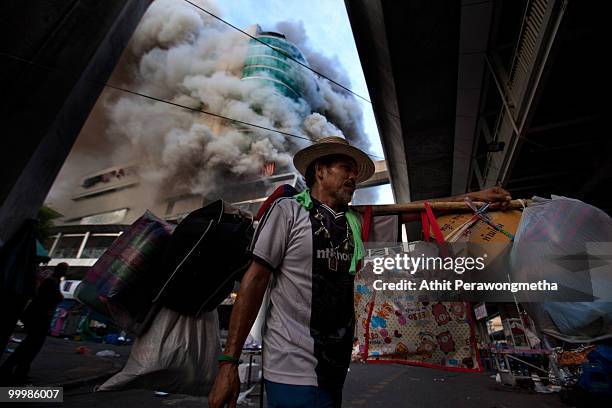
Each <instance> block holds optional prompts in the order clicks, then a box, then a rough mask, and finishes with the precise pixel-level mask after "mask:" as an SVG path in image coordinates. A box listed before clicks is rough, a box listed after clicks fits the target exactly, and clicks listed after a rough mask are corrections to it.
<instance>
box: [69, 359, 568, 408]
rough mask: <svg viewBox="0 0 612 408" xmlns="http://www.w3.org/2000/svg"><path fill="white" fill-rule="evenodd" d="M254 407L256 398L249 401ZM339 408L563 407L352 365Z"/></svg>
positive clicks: (74, 393)
mask: <svg viewBox="0 0 612 408" xmlns="http://www.w3.org/2000/svg"><path fill="white" fill-rule="evenodd" d="M62 406H63V407H85V406H86V407H92V408H96V407H109V408H110V407H112V408H116V407H124V406H126V407H130V408H137V407H153V408H156V407H160V408H161V407H187V408H191V407H206V398H199V397H192V396H186V395H168V396H166V397H156V396H155V395H154V393H153V392H152V391H146V390H129V391H123V392H108V393H95V394H94V393H91V386H88V387H81V388H79V389H73V390H68V391H66V397H65V403H64V405H62ZM242 406H258V405H257V404H256V399H253V400H251V404H250V405H246V404H245V405H242ZM343 407H344V408H355V407H357V408H361V407H393V408H396V407H397V408H413V407H419V408H429V407H431V408H434V407H435V408H445V407H449V408H450V407H453V408H462V407H477V408H506V407H507V408H513V407H518V408H532V407H533V408H561V407H563V408H568V406H566V405H563V404H562V403H561V401H560V399H559V396H558V395H556V394H537V393H534V392H531V391H528V390H521V389H512V388H509V387H505V386H501V385H498V384H497V383H495V381H494V380H493V379H491V378H490V377H489V376H488V375H486V374H467V373H451V372H444V371H438V370H431V369H426V368H419V367H410V366H401V365H381V364H368V365H364V364H353V365H352V366H351V371H350V373H349V376H348V379H347V383H346V386H345V389H344V403H343Z"/></svg>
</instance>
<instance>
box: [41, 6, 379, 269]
mask: <svg viewBox="0 0 612 408" xmlns="http://www.w3.org/2000/svg"><path fill="white" fill-rule="evenodd" d="M246 31H247V32H248V34H249V36H250V37H247V36H246V35H244V33H241V32H237V31H235V30H232V29H230V28H228V27H227V26H226V25H225V24H223V23H221V22H219V21H218V20H216V19H213V18H211V17H210V16H207V15H205V14H204V13H202V12H200V11H199V10H197V9H196V8H194V7H192V6H190V5H189V4H187V3H185V2H182V1H175V0H157V1H155V2H154V3H153V4H152V5H151V7H150V8H149V10H148V11H147V13H146V14H145V16H144V17H143V19H142V21H141V23H140V25H139V27H138V28H137V30H136V32H135V33H134V36H133V37H132V40H131V41H130V44H129V45H128V50H127V51H126V52H125V53H124V56H123V57H122V62H120V65H119V66H118V67H117V69H116V70H115V73H114V74H113V77H112V78H111V82H112V83H114V84H120V85H121V87H122V88H124V89H129V91H130V92H120V91H117V90H112V89H107V90H106V91H104V93H103V95H102V96H101V97H100V99H99V100H98V103H97V104H96V107H95V108H94V113H97V114H98V115H99V116H103V117H104V120H102V121H101V123H102V125H101V126H98V127H97V128H96V129H94V130H92V129H90V128H88V124H86V125H85V127H84V129H83V131H82V132H81V135H80V137H79V141H81V140H83V139H89V140H90V141H91V142H90V144H91V145H94V146H95V147H100V146H101V144H102V143H101V142H100V141H101V140H104V141H106V143H107V144H108V145H111V146H113V147H112V149H110V150H109V149H108V148H106V150H104V152H103V153H104V154H103V155H101V154H99V153H96V154H94V155H90V159H85V160H81V161H80V163H85V164H88V165H89V166H88V171H83V169H82V166H72V167H71V166H70V163H71V157H69V159H68V161H67V163H66V166H65V168H66V169H69V170H66V173H67V172H70V175H71V178H65V180H64V181H66V180H70V182H71V184H66V183H65V182H64V184H63V188H61V189H60V188H59V187H58V186H59V185H60V184H61V183H60V182H61V180H60V182H56V185H57V186H56V187H54V189H55V192H54V191H53V190H52V192H51V194H50V197H51V198H52V199H51V200H48V201H49V203H50V204H51V206H52V207H53V208H55V209H56V210H58V211H59V212H60V213H62V214H63V215H64V217H63V218H62V219H60V220H59V221H60V222H59V224H60V225H59V226H58V227H57V230H56V235H55V237H54V239H53V240H52V241H51V242H50V243H49V244H48V249H49V250H50V251H51V253H50V255H51V256H52V258H53V259H52V261H51V264H54V263H58V262H62V261H67V262H69V264H71V265H73V266H75V267H83V268H86V267H89V266H91V265H93V263H94V262H95V260H96V259H97V257H98V256H99V254H100V251H103V249H104V247H105V246H108V245H109V244H110V242H112V239H114V237H116V236H117V235H118V234H119V233H120V232H121V230H122V229H124V228H125V226H126V225H129V224H131V223H132V222H133V221H134V220H136V219H137V218H138V217H139V216H141V215H142V214H143V213H144V212H145V211H146V210H147V209H149V210H151V211H152V212H153V213H154V214H156V215H157V216H159V217H161V218H164V219H167V220H172V221H176V220H180V219H181V217H183V216H184V215H186V214H188V213H189V212H191V211H193V210H194V209H196V208H199V207H201V206H202V205H204V204H205V203H206V202H208V201H211V200H215V199H218V198H223V199H224V200H225V201H227V202H229V203H233V204H235V205H237V206H238V207H240V208H242V209H244V210H248V211H251V212H255V211H256V210H257V209H258V207H259V206H260V205H261V203H262V202H263V201H264V200H265V198H266V197H267V196H268V195H269V194H270V193H271V192H272V191H273V190H274V189H275V188H276V187H277V186H278V185H281V184H291V185H293V186H295V187H297V189H298V190H300V189H302V187H303V185H302V184H301V183H302V179H301V177H300V176H299V175H298V174H297V172H296V171H295V170H294V169H293V167H292V161H291V157H292V154H293V153H295V152H296V151H297V150H299V149H300V148H302V147H304V146H306V145H307V144H309V143H310V141H311V140H316V139H318V138H320V137H325V136H331V135H337V136H344V135H346V136H347V138H348V139H349V140H350V141H351V142H352V143H354V144H357V145H360V146H361V147H363V148H367V145H368V142H367V139H366V137H365V134H364V132H363V126H362V124H361V122H362V120H361V109H360V107H359V105H358V103H357V102H356V101H355V100H354V97H353V96H352V95H350V94H349V93H347V92H346V91H344V90H343V89H340V88H339V87H336V86H334V85H333V84H332V83H330V82H329V81H327V80H326V79H324V78H321V77H320V76H316V75H315V74H313V72H312V71H311V70H309V69H307V66H308V64H309V62H310V63H311V61H314V64H315V65H314V66H313V68H314V69H315V70H316V71H317V72H323V73H326V74H328V75H329V76H330V77H334V78H338V77H341V76H342V75H341V72H338V71H337V69H338V67H337V64H335V63H334V62H333V61H332V60H327V59H326V58H325V57H323V56H322V55H321V54H319V53H317V52H314V51H313V50H311V49H310V48H309V47H308V44H307V41H306V35H305V33H304V32H303V28H301V30H300V26H299V25H298V26H296V25H295V24H294V23H279V24H278V25H277V27H276V30H275V31H262V30H261V28H260V27H259V26H257V25H254V26H251V27H249V28H248V29H247V30H246ZM92 116H94V115H92ZM90 120H91V117H90ZM88 122H89V120H88ZM79 141H77V147H78V144H79ZM75 149H77V148H75ZM75 149H73V153H75V154H76V153H78V152H75ZM77 150H78V149H77ZM71 155H72V154H71ZM72 156H74V155H72ZM101 156H102V158H101ZM104 158H106V159H108V160H103V159H104ZM73 162H74V160H73ZM93 162H95V163H98V162H101V163H104V165H100V166H98V169H100V170H96V171H93V172H92V171H90V170H92V166H91V163H93ZM63 171H64V170H63ZM77 176H78V178H77ZM60 178H61V173H60ZM60 192H61V194H60ZM58 196H61V197H60V199H57V198H58Z"/></svg>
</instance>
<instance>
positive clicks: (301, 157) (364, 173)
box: [293, 136, 374, 183]
mask: <svg viewBox="0 0 612 408" xmlns="http://www.w3.org/2000/svg"><path fill="white" fill-rule="evenodd" d="M332 154H342V155H344V156H348V157H350V158H352V159H353V160H355V163H357V179H356V180H355V181H356V182H357V183H361V182H364V181H366V180H367V179H369V178H370V177H372V175H373V174H374V162H373V161H372V160H371V159H370V158H369V157H368V155H367V154H365V153H364V152H362V151H361V150H359V149H357V148H356V147H353V146H351V145H350V144H349V143H348V142H347V141H346V140H345V139H344V138H342V137H338V136H329V137H324V138H321V139H319V140H317V141H316V142H315V143H314V144H312V145H310V146H308V147H305V148H304V149H302V150H300V151H299V152H297V153H296V154H295V156H294V157H293V165H294V166H295V168H296V169H298V171H299V172H300V173H302V175H303V176H305V175H306V169H307V168H308V166H309V165H310V163H312V162H313V161H315V160H317V159H319V158H321V157H324V156H330V155H332Z"/></svg>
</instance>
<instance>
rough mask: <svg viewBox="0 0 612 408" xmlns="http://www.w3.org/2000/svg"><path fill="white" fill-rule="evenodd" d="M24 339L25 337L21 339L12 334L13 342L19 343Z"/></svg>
mask: <svg viewBox="0 0 612 408" xmlns="http://www.w3.org/2000/svg"><path fill="white" fill-rule="evenodd" d="M22 341H23V339H19V338H17V337H12V336H11V342H12V343H17V344H19V343H21V342H22Z"/></svg>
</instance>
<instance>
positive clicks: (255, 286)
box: [208, 260, 272, 408]
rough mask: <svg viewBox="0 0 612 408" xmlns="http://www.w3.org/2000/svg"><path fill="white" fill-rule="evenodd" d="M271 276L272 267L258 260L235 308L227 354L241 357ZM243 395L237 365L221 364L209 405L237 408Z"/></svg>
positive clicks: (244, 280)
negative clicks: (239, 396)
mask: <svg viewBox="0 0 612 408" xmlns="http://www.w3.org/2000/svg"><path fill="white" fill-rule="evenodd" d="M271 273H272V271H271V270H270V268H269V267H268V266H266V265H263V264H262V263H259V262H257V261H256V260H255V261H253V262H252V263H251V266H250V267H249V269H248V270H247V271H246V273H245V274H244V277H243V278H242V281H241V282H240V290H239V291H238V296H237V297H236V302H235V303H234V306H233V308H232V315H231V317H230V324H229V331H228V337H227V343H226V345H225V352H224V354H228V355H231V356H233V357H235V358H239V357H240V354H241V353H242V346H243V345H244V341H245V340H246V337H247V335H248V334H249V331H250V330H251V326H253V322H254V321H255V318H256V317H257V313H258V312H259V308H260V306H261V302H262V300H263V297H264V294H265V293H266V288H267V286H268V281H269V279H270V275H271ZM239 391H240V379H239V377H238V369H237V366H236V364H232V363H221V366H220V367H219V373H218V374H217V378H216V379H215V383H214V385H213V388H212V390H211V391H210V394H209V395H208V405H209V406H210V407H211V408H221V407H223V406H224V405H225V404H226V403H227V404H229V406H230V408H232V407H235V406H236V400H237V399H238V393H239Z"/></svg>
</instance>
